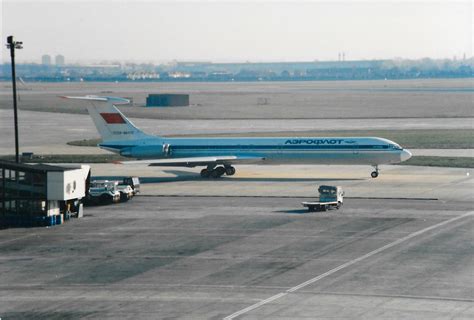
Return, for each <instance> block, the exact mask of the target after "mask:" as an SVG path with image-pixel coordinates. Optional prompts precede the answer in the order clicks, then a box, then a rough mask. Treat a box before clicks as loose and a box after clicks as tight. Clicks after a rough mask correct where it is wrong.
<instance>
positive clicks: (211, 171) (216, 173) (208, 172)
mask: <svg viewBox="0 0 474 320" xmlns="http://www.w3.org/2000/svg"><path fill="white" fill-rule="evenodd" d="M224 174H225V175H228V176H233V175H234V174H235V168H234V167H232V166H223V167H221V166H219V167H215V168H213V167H207V169H202V170H201V177H203V178H214V179H217V178H220V177H222V176H223V175H224Z"/></svg>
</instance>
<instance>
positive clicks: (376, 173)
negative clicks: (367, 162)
mask: <svg viewBox="0 0 474 320" xmlns="http://www.w3.org/2000/svg"><path fill="white" fill-rule="evenodd" d="M370 176H371V177H372V178H377V177H378V176H379V173H378V172H377V171H372V173H371V174H370Z"/></svg>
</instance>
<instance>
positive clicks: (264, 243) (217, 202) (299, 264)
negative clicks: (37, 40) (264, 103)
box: [0, 165, 474, 319]
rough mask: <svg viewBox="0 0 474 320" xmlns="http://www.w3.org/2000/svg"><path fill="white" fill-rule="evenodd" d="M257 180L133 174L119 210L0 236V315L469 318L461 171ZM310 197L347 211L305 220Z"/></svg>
mask: <svg viewBox="0 0 474 320" xmlns="http://www.w3.org/2000/svg"><path fill="white" fill-rule="evenodd" d="M260 168H262V167H257V166H246V167H244V168H241V170H239V171H238V172H237V175H236V176H234V177H229V178H223V179H220V180H217V181H201V180H200V179H198V178H197V174H196V173H194V172H192V170H189V172H188V173H187V175H186V174H182V173H181V174H179V173H177V172H167V173H166V172H165V173H160V172H159V171H156V169H155V171H154V172H153V171H151V170H150V171H148V170H149V168H144V169H140V170H142V171H132V172H128V171H127V173H132V174H133V173H142V176H143V179H142V180H143V182H145V183H144V184H143V185H142V187H143V194H142V195H140V196H137V197H136V198H134V199H133V200H131V201H129V202H128V203H124V204H118V205H110V206H102V207H87V208H86V210H85V217H84V218H82V219H78V220H73V221H70V222H68V223H66V224H64V225H62V226H56V227H53V228H35V229H9V230H1V231H0V270H1V272H0V297H1V298H0V316H1V317H2V319H3V318H5V319H10V318H14V319H18V318H20V319H22V318H25V319H26V318H34V319H51V318H67V319H117V318H120V319H129V318H130V319H131V318H133V319H150V318H153V319H170V318H173V319H314V318H318V319H319V318H321V319H329V318H331V319H334V318H339V319H349V318H350V319H381V318H391V319H393V318H397V319H399V318H416V319H446V318H450V319H451V318H454V319H470V318H472V317H473V316H474V303H473V302H474V293H473V292H474V291H473V288H474V277H473V276H472V274H473V269H472V262H473V260H472V258H473V256H474V251H473V247H472V241H473V240H474V233H473V232H472V230H473V228H474V219H473V205H472V198H473V197H472V196H473V194H472V190H474V188H473V184H474V180H473V178H472V175H470V176H467V175H466V172H465V170H463V169H446V168H430V170H427V169H424V168H421V170H420V169H419V168H416V167H409V166H408V167H398V166H387V167H385V168H383V170H382V173H381V176H380V177H379V178H377V179H371V178H369V177H368V172H369V170H368V168H364V167H355V168H352V167H347V166H342V167H322V168H321V167H313V168H312V170H310V168H309V167H308V166H302V167H300V168H295V167H290V166H288V167H285V166H283V167H265V168H266V170H264V171H261V170H260ZM93 169H94V172H95V173H96V174H98V175H103V176H110V177H111V176H113V175H114V174H117V172H116V171H115V169H113V168H112V169H111V168H109V167H107V166H105V165H95V166H94V167H93ZM135 170H138V169H135ZM365 171H367V172H365ZM121 172H122V173H123V172H124V171H123V170H122V171H121ZM160 179H162V180H160ZM158 182H161V183H158ZM319 184H330V185H342V186H343V187H344V189H345V191H346V195H347V196H346V199H345V202H344V206H343V208H342V209H341V210H338V211H328V212H324V213H308V212H307V211H306V210H304V208H303V207H302V206H301V201H305V200H308V199H309V198H312V197H314V195H315V192H316V188H317V185H319Z"/></svg>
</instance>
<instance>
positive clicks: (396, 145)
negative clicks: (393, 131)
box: [390, 144, 402, 150]
mask: <svg viewBox="0 0 474 320" xmlns="http://www.w3.org/2000/svg"><path fill="white" fill-rule="evenodd" d="M390 148H391V149H395V150H402V147H400V146H399V145H398V144H390Z"/></svg>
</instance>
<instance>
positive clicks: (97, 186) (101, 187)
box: [85, 180, 120, 204]
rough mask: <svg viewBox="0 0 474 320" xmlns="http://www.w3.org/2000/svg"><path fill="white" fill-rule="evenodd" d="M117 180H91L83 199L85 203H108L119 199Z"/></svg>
mask: <svg viewBox="0 0 474 320" xmlns="http://www.w3.org/2000/svg"><path fill="white" fill-rule="evenodd" d="M117 185H118V182H116V181H108V180H98V181H97V180H96V181H91V184H90V188H89V194H88V195H87V197H86V199H85V203H86V204H108V203H116V202H119V201H120V192H119V191H118V189H117Z"/></svg>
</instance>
